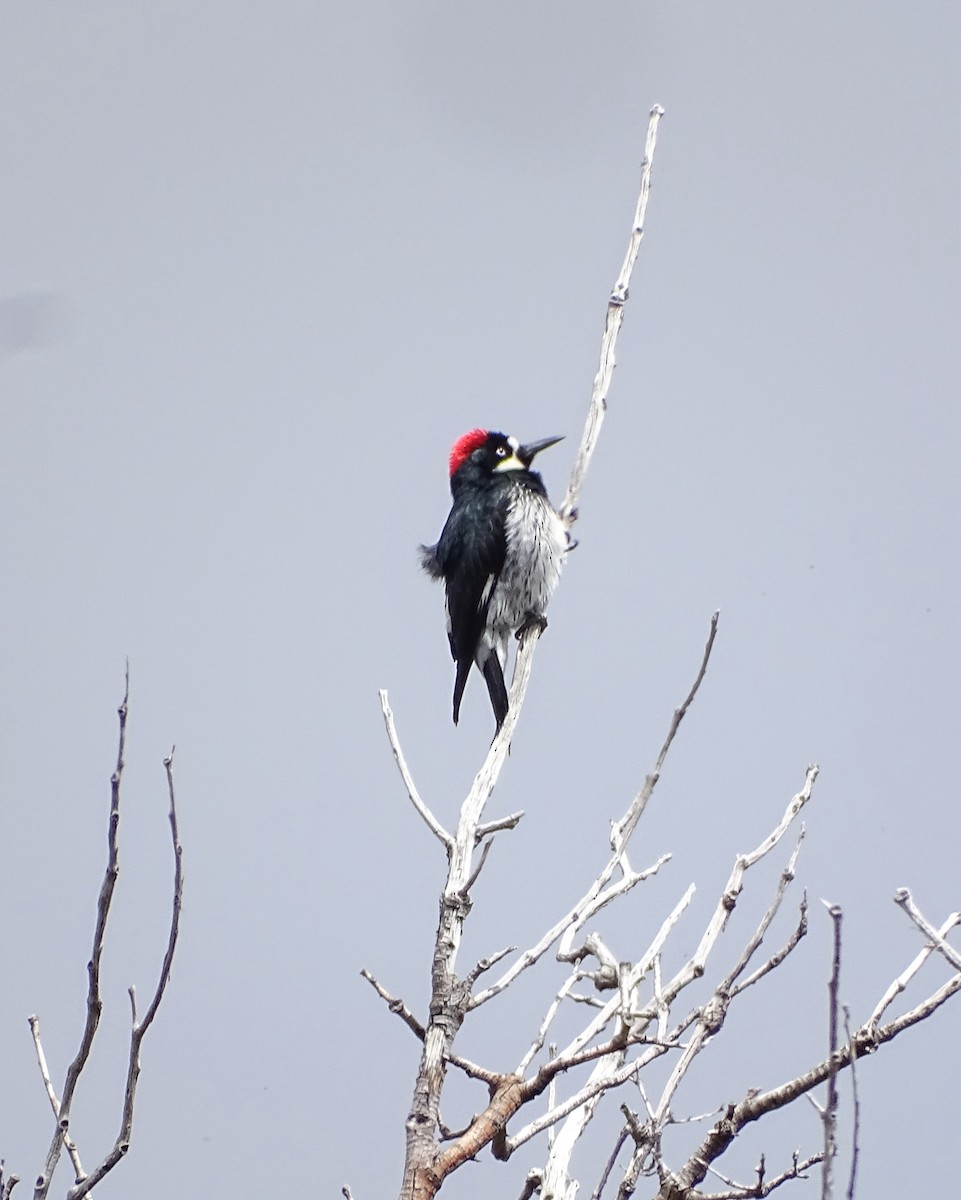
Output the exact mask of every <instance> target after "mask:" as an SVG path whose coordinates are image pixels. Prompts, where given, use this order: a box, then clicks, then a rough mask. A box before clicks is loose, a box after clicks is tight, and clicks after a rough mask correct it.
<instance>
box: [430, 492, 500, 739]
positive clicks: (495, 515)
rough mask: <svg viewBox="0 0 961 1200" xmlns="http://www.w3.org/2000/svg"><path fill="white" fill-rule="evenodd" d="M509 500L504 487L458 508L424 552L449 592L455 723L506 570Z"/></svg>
mask: <svg viewBox="0 0 961 1200" xmlns="http://www.w3.org/2000/svg"><path fill="white" fill-rule="evenodd" d="M506 502H507V497H506V494H505V493H504V490H503V489H501V488H497V489H491V491H489V492H486V493H481V494H480V495H474V496H472V497H471V500H470V503H469V504H458V503H455V504H454V507H453V508H452V509H451V511H450V516H449V517H448V518H447V523H446V525H445V526H444V529H443V532H442V533H441V535H440V539H439V541H438V542H437V545H436V546H433V547H429V548H428V547H424V548H422V552H421V561H422V563H423V565H424V569H425V570H426V571H427V572H428V573H429V574H431V575H433V576H434V577H435V578H437V577H442V578H443V579H444V582H445V585H446V588H447V617H448V622H449V628H448V638H449V640H450V652H451V656H452V657H453V659H454V661H455V663H456V664H457V675H456V679H455V681H454V723H455V724H456V723H457V719H458V717H459V715H460V702H461V697H462V696H463V694H464V687H465V685H466V683H467V676H468V674H469V673H470V668H471V663H473V661H474V656H475V654H476V653H477V648H478V645H479V644H480V641H481V638H482V636H483V633H484V626H485V625H486V623H487V609H488V607H489V606H490V598H491V595H492V594H493V591H494V588H495V587H496V586H497V581H498V579H499V578H500V573H501V570H502V569H503V566H504V552H505V541H504V519H505V515H506Z"/></svg>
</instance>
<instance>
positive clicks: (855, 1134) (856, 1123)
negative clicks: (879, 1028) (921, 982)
mask: <svg viewBox="0 0 961 1200" xmlns="http://www.w3.org/2000/svg"><path fill="white" fill-rule="evenodd" d="M843 1012H844V1036H845V1037H846V1038H847V1040H848V1045H849V1046H850V1045H851V1040H852V1039H851V1012H850V1010H849V1008H848V1006H847V1005H844V1009H843ZM856 1061H857V1053H856V1051H855V1052H854V1053H852V1055H851V1101H852V1106H853V1113H852V1118H851V1124H852V1129H851V1173H850V1175H849V1176H848V1191H847V1197H848V1200H854V1185H855V1183H856V1182H857V1177H858V1157H859V1155H860V1153H861V1148H860V1145H859V1137H860V1133H861V1100H860V1097H859V1096H858V1072H857V1067H856V1066H855V1065H854V1064H855V1062H856Z"/></svg>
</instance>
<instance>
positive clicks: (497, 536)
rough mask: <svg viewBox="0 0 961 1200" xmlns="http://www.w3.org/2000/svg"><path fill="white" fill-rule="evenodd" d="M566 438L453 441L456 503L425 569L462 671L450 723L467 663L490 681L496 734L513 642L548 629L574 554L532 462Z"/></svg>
mask: <svg viewBox="0 0 961 1200" xmlns="http://www.w3.org/2000/svg"><path fill="white" fill-rule="evenodd" d="M559 441H562V438H560V437H549V438H542V439H541V440H540V441H536V442H528V443H527V444H526V445H521V444H520V442H519V441H518V440H517V438H515V437H508V436H507V434H504V433H499V432H496V431H493V430H487V429H472V430H470V431H469V432H468V433H465V434H464V435H463V437H460V438H458V439H457V441H456V442H455V443H454V445H453V447H452V449H451V452H450V459H449V461H448V468H449V474H450V490H451V497H452V500H453V503H452V505H451V510H450V514H449V516H448V517H447V521H446V523H445V525H444V528H443V530H442V531H441V535H440V537H439V538H438V540H437V542H436V544H435V545H433V546H424V545H422V546H421V547H420V559H421V565H422V567H423V568H424V570H425V571H426V572H427V574H428V575H429V576H430V577H431V578H432V579H437V580H443V583H444V588H445V593H446V604H445V607H446V614H447V637H448V640H449V642H450V652H451V656H452V657H453V659H454V662H455V664H456V671H455V678H454V701H453V713H454V724H455V725H456V724H457V722H458V720H459V718H460V708H461V700H462V698H463V695H464V688H465V687H466V685H467V677H468V675H469V674H470V669H471V664H472V663H476V664H477V667H478V669H479V670H480V672H481V673H482V674H483V676H484V679H485V681H486V683H487V691H488V693H489V695H490V701H491V707H492V709H493V710H494V719H495V721H496V722H497V728H496V730H495V737H496V735H497V733H498V732H500V728H501V726H502V725H503V723H504V718H505V717H506V716H507V711H508V707H509V705H508V698H507V687H506V685H505V683H504V669H505V667H506V665H507V646H508V639H509V637H510V635H511V634H512V633H513V634H516V635H517V636H518V637H520V635H521V633H522V632H523V631H524V630H525V629H526V628H528V627H529V626H530V625H531V624H537V625H539V626H540V627H541V628H542V629H543V628H544V627H546V625H547V621H546V619H545V616H544V613H545V610H546V608H547V603H548V601H549V600H550V598H551V593H552V592H553V591H554V588H555V587H556V586H557V581H558V579H559V577H560V573H561V566H562V564H563V562H564V557H565V555H566V553H567V550H568V547H569V538H568V534H567V530H566V528H565V525H564V523H563V521H562V520H561V518H560V517H559V516H558V514H557V513H556V512H555V510H554V508H553V507H552V505H551V502H550V500H549V499H548V495H547V489H546V488H545V487H544V481H543V480H542V479H541V477H540V475H539V474H538V473H537V472H536V471H532V470H531V463H532V462H533V461H534V458H535V457H536V455H538V454H540V452H541V451H542V450H546V449H547V448H548V446H554V445H556V444H557V443H558V442H559Z"/></svg>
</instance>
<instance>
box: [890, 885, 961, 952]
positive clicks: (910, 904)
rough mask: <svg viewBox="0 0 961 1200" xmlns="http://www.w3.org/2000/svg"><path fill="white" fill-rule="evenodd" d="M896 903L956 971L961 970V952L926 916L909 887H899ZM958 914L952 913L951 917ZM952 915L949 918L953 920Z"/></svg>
mask: <svg viewBox="0 0 961 1200" xmlns="http://www.w3.org/2000/svg"><path fill="white" fill-rule="evenodd" d="M894 903H895V904H896V905H897V906H898V907H899V908H902V909H903V910H904V911H905V912H906V913H907V914H908V916H909V917H910V918H911V920H912V921H913V922H914V923H915V925H917V927H918V929H920V930H921V932H922V933H923V934H924V936H925V937H926V938H928V939H929V941H930V942H931V943H932V944H933V946H934V948H935V950H937V951H938V952H939V953H940V954H942V955H943V956H944V957H945V958H946V959H947V960H948V962H949V963H950V964H951V966H952V967H954V969H955V970H956V971H961V954H959V953H958V951H957V950H955V948H954V947H953V946H952V945H950V944H949V943H948V942H946V941H945V940H944V936H943V935H942V934H941V933H939V932H938V931H937V930H936V929H935V928H934V926H933V925H932V924H931V922H930V921H929V920H928V919H927V918H926V917H925V915H924V914H923V913H922V912H921V910H920V909H919V908H918V906H917V905H916V904H915V903H914V900H913V899H912V897H911V893H910V892H909V891H908V889H907V888H898V890H897V891H896V892H895V893H894ZM955 916H957V914H956V913H952V914H951V917H955ZM951 917H949V918H948V920H949V921H951ZM953 923H954V922H952V924H953Z"/></svg>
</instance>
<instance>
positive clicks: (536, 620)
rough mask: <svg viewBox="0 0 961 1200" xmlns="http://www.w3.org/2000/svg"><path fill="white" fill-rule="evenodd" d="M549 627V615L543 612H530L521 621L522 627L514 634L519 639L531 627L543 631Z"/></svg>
mask: <svg viewBox="0 0 961 1200" xmlns="http://www.w3.org/2000/svg"><path fill="white" fill-rule="evenodd" d="M546 628H547V617H545V616H544V614H543V613H536V612H528V613H525V614H524V620H523V621H521V624H520V628H519V629H518V630H517V632H516V633H515V634H514V637H516V638H517V640H518V641H520V640H521V638H522V637H523V636H524V634H525V633H527V631H528V630H529V629H537V630H538V631H539V632H540V633H543V632H544V630H545V629H546Z"/></svg>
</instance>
